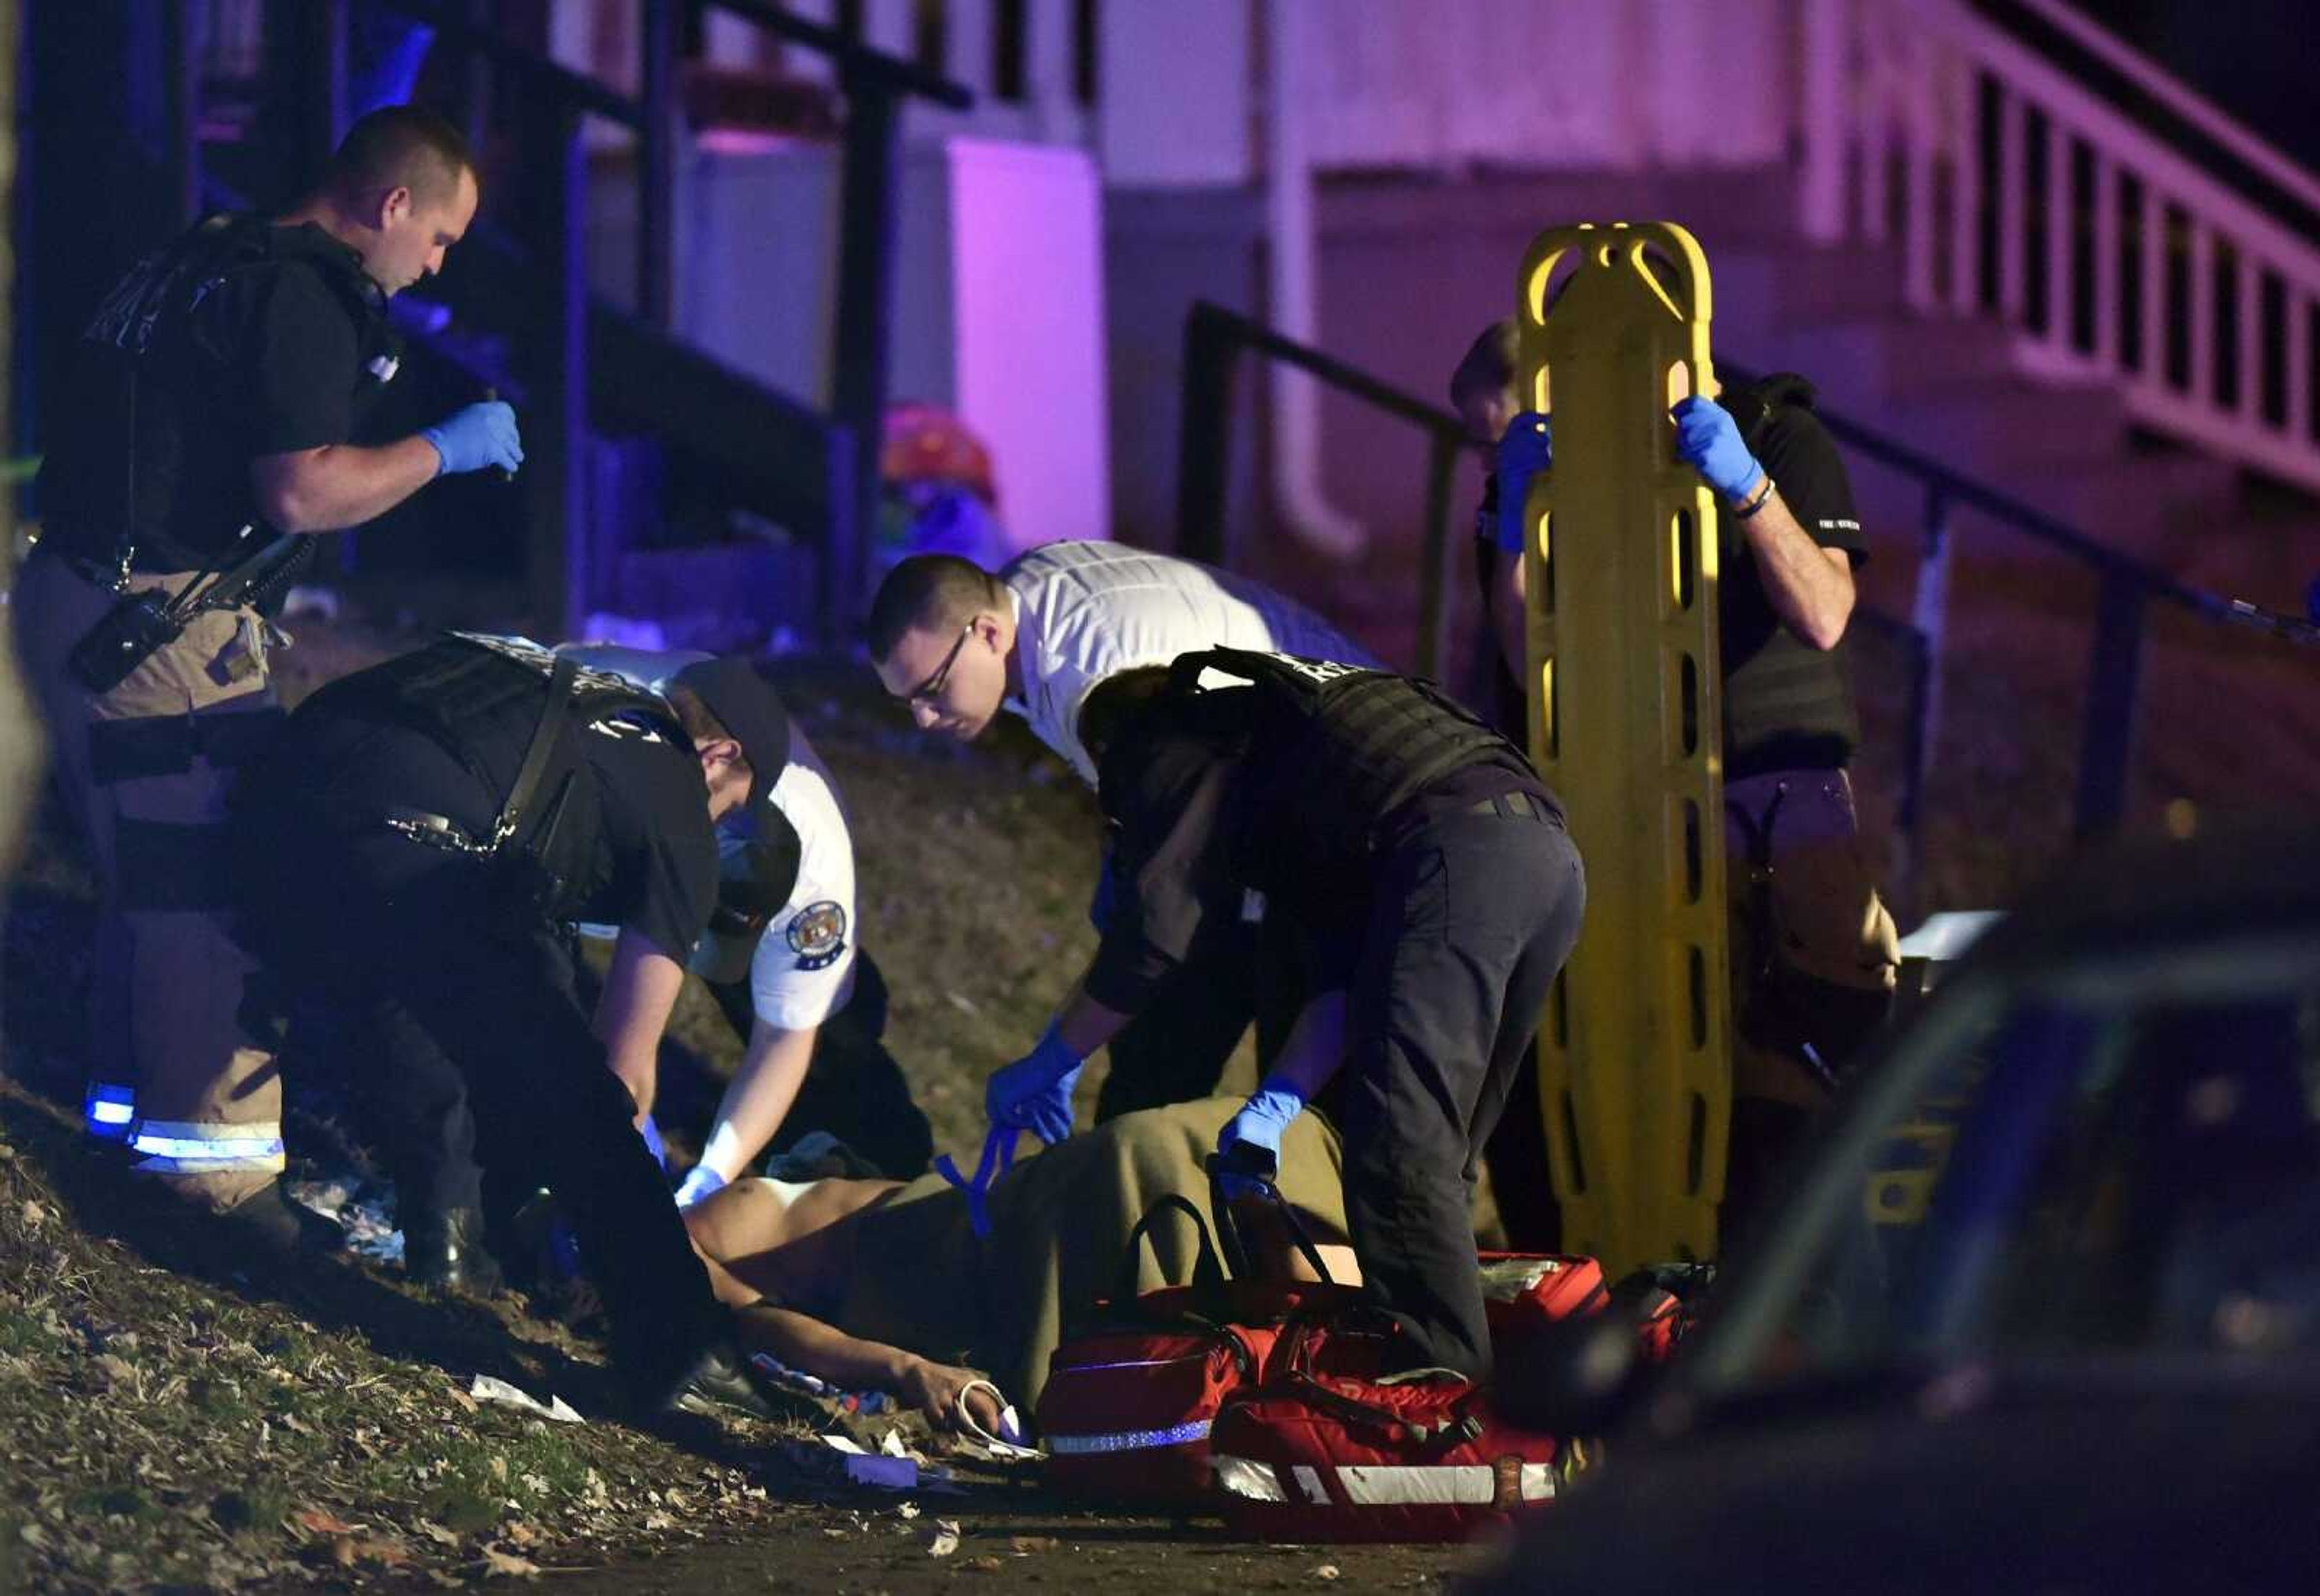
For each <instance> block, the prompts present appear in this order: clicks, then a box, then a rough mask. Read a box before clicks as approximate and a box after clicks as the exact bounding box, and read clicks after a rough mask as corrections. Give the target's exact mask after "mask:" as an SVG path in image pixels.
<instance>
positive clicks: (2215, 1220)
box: [1724, 950, 2320, 1383]
mask: <svg viewBox="0 0 2320 1596" xmlns="http://www.w3.org/2000/svg"><path fill="white" fill-rule="evenodd" d="M2275 952H2276V950H2275ZM2129 975H2130V973H2126V972H2122V971H2119V970H2116V969H2111V970H2108V971H2103V972H2087V971H2080V972H2077V973H2074V974H2072V975H2067V976H2064V977H2058V978H2057V979H2056V980H2054V981H2052V982H2048V983H2045V984H2043V985H2042V987H2041V989H2040V990H2038V991H2037V992H2035V993H2030V994H2027V995H2025V996H2022V997H2019V998H2017V999H2016V1000H2015V1001H2013V1002H2008V1003H2007V1004H2005V1005H2003V1006H2000V1007H1995V1008H1993V1009H1991V1010H1990V1011H1988V1012H1987V1013H1985V1014H1984V1015H1982V1016H1981V1017H1980V1020H1978V1021H1977V1022H1975V1023H1974V1024H1972V1025H1970V1026H1968V1027H1965V1028H1964V1029H1960V1030H1955V1031H1953V1034H1952V1035H1951V1036H1950V1037H1949V1038H1946V1045H1945V1046H1944V1047H1943V1048H1942V1049H1941V1050H1940V1052H1939V1054H1938V1056H1931V1057H1927V1058H1921V1059H1919V1060H1917V1063H1916V1066H1915V1068H1914V1070H1913V1071H1912V1073H1911V1078H1910V1079H1909V1080H1908V1082H1907V1083H1906V1085H1907V1090H1906V1091H1901V1092H1899V1093H1895V1094H1893V1096H1892V1099H1891V1102H1890V1105H1889V1107H1888V1110H1887V1111H1886V1112H1885V1113H1884V1114H1883V1115H1882V1117H1881V1118H1879V1119H1877V1120H1874V1121H1873V1122H1871V1123H1869V1124H1867V1125H1865V1126H1859V1127H1854V1128H1853V1132H1852V1136H1851V1139H1850V1142H1849V1144H1845V1143H1844V1142H1843V1141H1842V1138H1841V1140H1840V1147H1842V1150H1839V1149H1837V1148H1832V1149H1831V1151H1832V1155H1833V1158H1832V1162H1831V1164H1830V1165H1829V1166H1827V1167H1825V1168H1824V1169H1823V1170H1822V1171H1821V1172H1820V1186H1819V1189H1820V1190H1822V1191H1824V1192H1826V1200H1825V1201H1823V1202H1820V1203H1819V1205H1818V1207H1817V1209H1813V1210H1812V1211H1810V1212H1809V1214H1808V1216H1807V1217H1804V1218H1801V1219H1799V1220H1798V1221H1797V1222H1796V1223H1795V1224H1793V1225H1792V1226H1791V1227H1790V1230H1791V1232H1792V1233H1793V1235H1794V1236H1795V1242H1794V1246H1793V1247H1792V1249H1791V1250H1790V1255H1789V1256H1785V1257H1781V1256H1778V1254H1779V1253H1780V1250H1781V1249H1779V1248H1778V1247H1775V1249H1774V1254H1775V1256H1774V1257H1773V1259H1772V1274H1774V1275H1775V1276H1776V1277H1777V1278H1779V1279H1780V1281H1781V1289H1780V1290H1779V1291H1778V1292H1776V1293H1775V1296H1774V1298H1773V1299H1772V1301H1769V1302H1760V1303H1758V1304H1756V1305H1755V1307H1754V1310H1753V1311H1747V1312H1745V1313H1744V1317H1745V1318H1747V1319H1752V1320H1753V1326H1752V1327H1750V1329H1749V1333H1748V1334H1747V1335H1745V1336H1744V1339H1745V1340H1747V1341H1748V1342H1749V1345H1747V1346H1746V1347H1745V1349H1744V1350H1743V1353H1742V1355H1741V1356H1738V1357H1737V1359H1736V1361H1735V1357H1734V1355H1733V1354H1732V1353H1730V1352H1728V1351H1727V1353H1726V1358H1725V1360H1724V1361H1725V1363H1726V1373H1727V1374H1728V1375H1729V1376H1731V1377H1734V1378H1736V1379H1738V1380H1739V1381H1740V1382H1741V1383H1763V1382H1765V1381H1769V1380H1781V1381H1786V1380H1790V1379H1796V1378H1811V1377H1815V1376H1841V1375H1845V1374H1857V1373H1862V1372H1871V1371H1874V1370H1877V1369H1879V1368H1882V1367H1888V1366H1916V1365H1924V1364H1934V1365H1940V1364H1944V1363H1948V1362H1952V1361H1957V1360H1963V1359H1972V1358H1981V1357H1992V1358H2005V1357H2013V1356H2020V1357H2047V1356H2065V1357H2067V1356H2074V1355H2080V1354H2129V1355H2133V1354H2145V1353H2151V1354H2170V1355H2180V1354H2195V1355H2216V1356H2261V1355H2272V1354H2285V1355H2293V1356H2315V1355H2320V972H2315V960H2314V958H2313V957H2311V956H2310V953H2309V950H2304V951H2303V952H2300V953H2295V954H2293V955H2292V956H2291V957H2268V958H2248V959H2240V960H2233V959H2226V958H2217V959H2211V960H2207V961H2206V962H2205V963H2203V964H2197V963H2195V965H2194V966H2193V967H2191V968H2190V969H2189V971H2188V972H2187V971H2186V970H2185V969H2181V968H2176V969H2172V970H2157V971H2153V972H2146V973H2145V975H2144V977H2143V978H2141V979H2134V978H2129ZM1809 1207H1810V1205H1808V1208H1809Z"/></svg>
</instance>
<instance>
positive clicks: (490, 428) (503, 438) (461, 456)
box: [419, 399, 523, 476]
mask: <svg viewBox="0 0 2320 1596" xmlns="http://www.w3.org/2000/svg"><path fill="white" fill-rule="evenodd" d="M419 435H420V436H421V438H424V439H425V440H427V441H428V442H430V443H431V444H433V445H434V446H435V452H436V453H437V454H439V455H440V456H442V457H443V466H442V469H441V470H440V471H439V472H438V473H437V475H438V476H456V475H458V473H459V472H462V471H481V470H483V469H484V468H485V467H487V466H497V467H500V468H501V469H502V470H503V471H512V470H514V469H515V468H516V467H518V466H521V465H522V464H523V440H522V439H521V438H520V437H519V436H517V434H516V430H515V412H514V411H513V410H512V409H511V408H509V406H508V404H507V403H506V402H505V401H504V400H500V399H486V400H485V401H484V402H483V403H482V404H470V405H468V406H467V408H466V409H465V410H455V411H453V412H452V413H450V414H449V415H447V416H445V417H444V418H443V419H442V420H441V421H440V422H436V423H435V424H434V425H433V426H431V427H421V429H420V430H419Z"/></svg>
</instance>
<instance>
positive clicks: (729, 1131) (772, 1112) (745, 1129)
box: [701, 1020, 820, 1181]
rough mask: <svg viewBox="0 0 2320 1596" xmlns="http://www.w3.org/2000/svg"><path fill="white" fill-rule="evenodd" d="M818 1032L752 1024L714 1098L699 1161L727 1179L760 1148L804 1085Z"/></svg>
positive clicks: (779, 1125)
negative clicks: (722, 1089) (727, 1080)
mask: <svg viewBox="0 0 2320 1596" xmlns="http://www.w3.org/2000/svg"><path fill="white" fill-rule="evenodd" d="M819 1035H820V1027H819V1026H808V1027H806V1028H805V1029H802V1030H784V1029H780V1028H778V1027H776V1026H771V1025H767V1024H766V1022H765V1021H764V1020H757V1021H755V1022H753V1023H752V1024H751V1026H750V1027H749V1045H748V1049H747V1050H746V1051H744V1052H743V1053H742V1055H741V1062H740V1065H739V1067H737V1068H736V1069H735V1070H734V1072H733V1079H732V1081H731V1082H730V1084H728V1085H727V1086H726V1088H725V1095H724V1096H723V1097H722V1098H720V1099H719V1100H718V1103H717V1119H716V1121H715V1123H714V1124H713V1125H711V1128H710V1131H709V1141H708V1144H707V1145H706V1146H705V1147H702V1152H701V1162H702V1164H703V1165H707V1166H708V1167H709V1168H711V1169H713V1170H715V1171H716V1172H717V1173H718V1174H720V1175H721V1176H723V1177H724V1178H725V1179H727V1180H729V1181H730V1180H732V1179H735V1178H736V1177H738V1176H739V1174H740V1173H741V1172H742V1171H743V1170H745V1169H747V1168H748V1166H749V1164H750V1161H751V1160H752V1159H754V1158H756V1157H757V1155H758V1154H759V1153H761V1152H763V1151H764V1150H765V1147H766V1143H767V1142H769V1141H771V1140H773V1139H774V1132H775V1131H777V1130H779V1129H781V1128H782V1121H783V1120H784V1119H786V1118H788V1117H789V1111H790V1106H791V1105H792V1104H793V1103H794V1102H797V1094H798V1088H799V1087H801V1086H802V1085H804V1084H805V1075H806V1070H807V1068H808V1067H809V1066H811V1064H812V1063H813V1044H814V1038H816V1037H817V1036H819Z"/></svg>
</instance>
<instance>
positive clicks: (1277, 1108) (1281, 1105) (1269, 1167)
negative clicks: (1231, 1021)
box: [1217, 1077, 1305, 1197]
mask: <svg viewBox="0 0 2320 1596" xmlns="http://www.w3.org/2000/svg"><path fill="white" fill-rule="evenodd" d="M1304 1111H1305V1094H1304V1093H1301V1092H1300V1091H1298V1090H1297V1088H1296V1087H1294V1086H1291V1085H1290V1084H1287V1083H1286V1082H1283V1081H1282V1080H1280V1079H1278V1078H1277V1077H1276V1078H1275V1079H1273V1080H1270V1081H1267V1082H1266V1083H1265V1084H1264V1085H1263V1086H1260V1087H1259V1088H1257V1092H1256V1095H1255V1096H1254V1097H1252V1098H1250V1099H1249V1100H1248V1102H1246V1103H1244V1104H1243V1105H1242V1106H1241V1111H1240V1112H1238V1113H1237V1114H1235V1115H1234V1116H1233V1117H1232V1118H1231V1119H1229V1120H1226V1121H1225V1128H1224V1130H1223V1131H1222V1133H1221V1134H1219V1136H1218V1138H1217V1162H1218V1163H1219V1165H1221V1167H1220V1168H1219V1170H1218V1172H1217V1184H1218V1185H1219V1186H1220V1187H1222V1188H1223V1189H1224V1194H1225V1195H1226V1196H1228V1197H1255V1196H1259V1195H1262V1194H1263V1192H1264V1187H1265V1185H1266V1184H1267V1183H1270V1182H1271V1181H1273V1179H1274V1178H1275V1177H1276V1176H1278V1175H1279V1174H1280V1173H1281V1135H1282V1132H1283V1131H1285V1130H1287V1129H1289V1122H1290V1121H1291V1120H1294V1119H1296V1118H1297V1116H1298V1115H1300V1114H1301V1113H1303V1112H1304Z"/></svg>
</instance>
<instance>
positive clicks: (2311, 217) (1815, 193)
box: [1797, 0, 2320, 492]
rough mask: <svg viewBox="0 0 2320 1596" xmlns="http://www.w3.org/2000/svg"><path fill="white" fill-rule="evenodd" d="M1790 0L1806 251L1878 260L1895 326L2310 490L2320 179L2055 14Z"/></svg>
mask: <svg viewBox="0 0 2320 1596" xmlns="http://www.w3.org/2000/svg"><path fill="white" fill-rule="evenodd" d="M1797 5H1798V6H1799V24H1800V25H1799V28H1798V30H1797V37H1798V40H1799V52H1800V54H1799V70H1800V73H1801V74H1802V78H1801V82H1802V89H1801V92H1800V93H1799V95H1798V96H1797V104H1798V105H1799V133H1800V135H1801V140H1800V142H1801V148H1802V164H1801V167H1800V168H1799V189H1798V193H1799V222H1800V224H1801V226H1802V229H1803V231H1804V232H1805V234H1806V236H1807V237H1808V238H1809V239H1811V240H1814V241H1817V242H1820V243H1824V244H1837V243H1854V242H1862V243H1871V244H1888V243H1890V244H1892V245H1894V246H1895V247H1897V248H1898V249H1899V255H1900V258H1901V260H1902V263H1903V280H1904V284H1905V295H1906V299H1907V303H1908V305H1909V306H1910V307H1911V308H1913V309H1915V310H1917V311H1919V312H1921V313H1927V314H1932V313H1952V314H1958V315H1972V316H1990V317H1995V318H1996V319H1997V320H1998V321H1999V322H2002V323H2003V324H2005V325H2006V326H2007V327H2008V328H2010V329H2011V330H2013V331H2014V332H2015V334H2016V359H2017V362H2018V363H2019V365H2020V366H2021V367H2022V368H2023V369H2025V371H2028V372H2031V373H2033V374H2036V375H2044V376H2050V377H2053V378H2061V379H2101V380H2106V381H2110V382H2115V383H2116V384H2117V385H2119V386H2120V389H2121V391H2122V393H2123V394H2124V395H2125V401H2126V404H2127V409H2128V413H2129V414H2130V415H2132V416H2133V417H2134V419H2135V420H2136V421H2137V422H2141V423H2143V424H2144V425H2146V426H2149V427H2151V428H2152V429H2153V430H2155V431H2162V432H2165V433H2168V434H2170V435H2172V436H2175V437H2178V438H2180V439H2183V440H2187V441H2189V442H2191V443H2194V444H2197V445H2198V446H2200V447H2202V448H2204V449H2207V450H2209V451H2210V452H2212V453H2214V454H2216V455H2217V456H2219V457H2221V458H2225V459H2227V460H2230V461H2233V462H2234V463H2236V464H2238V465H2241V466H2243V467H2252V468H2255V469H2258V470H2261V471H2264V472H2268V473H2270V474H2271V475H2273V476H2278V477H2279V478H2281V479H2283V480H2285V481H2287V482H2289V483H2293V484H2295V485H2297V486H2299V487H2302V488H2305V489H2306V490H2308V491H2314V492H2320V407H2315V403H2314V385H2315V370H2314V366H2313V339H2314V332H2315V323H2320V181H2315V179H2314V177H2312V175H2311V174H2309V173H2308V172H2306V171H2305V170H2304V169H2303V168H2300V167H2298V166H2297V164H2296V163H2295V162H2294V161H2293V160H2291V159H2289V158H2288V157H2287V156H2285V155H2283V154H2281V153H2280V152H2279V151H2278V150H2274V149H2272V148H2270V146H2268V145H2266V144H2265V143H2264V142H2263V141H2261V140H2260V139H2258V138H2257V137H2256V136H2255V135H2254V134H2252V132H2250V131H2247V130H2246V129H2245V128H2243V127H2241V126H2240V125H2239V124H2237V123H2235V122H2233V121H2232V120H2231V119H2230V118H2229V117H2227V116H2225V114H2224V113H2222V112H2220V111H2218V110H2216V108H2215V107H2213V106H2212V105H2210V104H2207V102H2206V101H2204V100H2201V99H2200V98H2199V97H2198V95H2195V94H2193V93H2192V92H2191V91H2189V89H2187V88H2185V87H2184V86H2182V85H2181V84H2180V82H2179V81H2178V80H2176V79H2175V78H2173V77H2171V76H2170V75H2169V74H2168V73H2167V72H2166V71H2165V69H2164V68H2161V67H2160V66H2158V65H2157V64H2156V63H2154V62H2152V61H2151V60H2149V59H2147V58H2144V57H2143V56H2141V55H2139V54H2137V53H2136V52H2135V51H2134V50H2130V49H2128V48H2127V47H2126V46H2125V45H2123V44H2121V43H2119V42H2118V41H2116V40H2115V39H2112V38H2110V37H2109V36H2108V35H2107V34H2105V33H2103V32H2101V30H2099V29H2098V28H2097V27H2095V26H2094V25H2093V24H2091V23H2088V22H2086V21H2084V20H2083V19H2082V18H2080V17H2079V16H2077V15H2076V14H2073V13H2072V12H2071V10H2070V9H2069V8H2068V7H2067V6H2066V5H2062V3H2061V0H2003V3H2002V4H2001V3H2000V0H1989V4H1987V5H1981V6H1977V5H1971V4H1968V3H1967V0H1913V3H1912V4H1909V5H1889V4H1875V3H1871V4H1858V3H1856V0H1797ZM1985 12H1987V13H1989V14H1985ZM1993 15H2001V16H2002V17H2003V18H2004V20H2005V21H2006V22H2007V23H2008V24H2009V25H2008V26H2001V25H1999V23H1998V21H1994V20H1993ZM2025 38H2033V39H2036V40H2038V41H2041V42H2042V43H2044V45H2045V46H2047V48H2046V49H2045V50H2041V49H2039V48H2034V47H2033V45H2032V44H2031V43H2028V42H2025ZM2050 58H2051V59H2050ZM2058 61H2059V62H2062V63H2063V64H2058Z"/></svg>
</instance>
